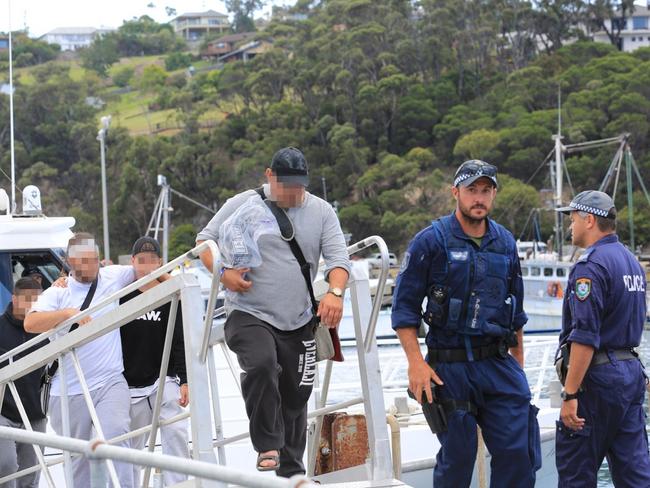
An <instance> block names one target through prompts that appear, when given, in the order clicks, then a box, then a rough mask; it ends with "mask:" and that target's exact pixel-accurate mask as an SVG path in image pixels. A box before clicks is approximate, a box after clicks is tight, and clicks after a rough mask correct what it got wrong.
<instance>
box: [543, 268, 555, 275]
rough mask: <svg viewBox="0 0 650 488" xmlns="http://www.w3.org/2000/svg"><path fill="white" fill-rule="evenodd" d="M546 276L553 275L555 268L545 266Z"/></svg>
mask: <svg viewBox="0 0 650 488" xmlns="http://www.w3.org/2000/svg"><path fill="white" fill-rule="evenodd" d="M544 276H553V268H544Z"/></svg>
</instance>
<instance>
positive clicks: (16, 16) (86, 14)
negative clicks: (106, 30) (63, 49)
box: [0, 0, 295, 37]
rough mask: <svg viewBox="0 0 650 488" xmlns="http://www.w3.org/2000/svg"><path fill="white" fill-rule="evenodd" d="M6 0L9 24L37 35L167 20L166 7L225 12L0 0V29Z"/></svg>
mask: <svg viewBox="0 0 650 488" xmlns="http://www.w3.org/2000/svg"><path fill="white" fill-rule="evenodd" d="M9 2H11V28H12V29H13V30H18V29H23V28H24V27H25V25H27V27H28V29H29V33H30V35H31V36H32V37H38V36H41V35H43V34H45V33H46V32H48V31H50V30H52V29H55V28H56V27H101V26H106V27H119V26H120V25H122V22H123V21H124V20H128V19H132V18H133V17H139V16H141V15H145V14H146V15H149V16H150V17H152V18H153V19H154V20H156V21H158V22H166V21H168V20H170V19H171V18H172V17H169V16H167V14H166V12H165V7H172V8H175V9H176V11H177V12H178V14H181V13H183V12H200V11H205V10H210V9H212V10H216V11H217V12H223V13H227V12H226V7H225V5H224V2H223V1H222V0H104V1H98V0H0V32H6V31H7V30H8V29H9V22H8V19H9ZM294 3H295V0H294V1H292V0H272V1H267V4H268V6H267V7H265V9H264V11H263V12H258V13H257V14H256V16H260V15H263V14H264V13H266V14H268V13H270V11H271V6H270V5H271V4H275V5H291V4H294Z"/></svg>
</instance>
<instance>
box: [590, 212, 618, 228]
mask: <svg viewBox="0 0 650 488" xmlns="http://www.w3.org/2000/svg"><path fill="white" fill-rule="evenodd" d="M609 215H612V210H610V211H609ZM594 218H595V219H596V226H597V227H598V230H599V231H601V232H616V210H614V216H613V217H600V216H599V215H594Z"/></svg>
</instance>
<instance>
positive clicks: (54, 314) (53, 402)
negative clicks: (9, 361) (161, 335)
mask: <svg viewBox="0 0 650 488" xmlns="http://www.w3.org/2000/svg"><path fill="white" fill-rule="evenodd" d="M67 254H68V264H69V265H70V268H71V272H70V276H69V277H68V278H67V286H66V287H56V286H52V287H50V288H48V289H47V290H45V291H44V292H43V293H42V294H41V295H40V297H39V299H38V301H37V302H36V303H35V304H34V306H33V307H32V309H31V311H30V313H29V314H28V315H27V317H26V318H25V330H26V331H27V332H45V331H47V330H50V329H53V328H54V327H56V326H57V325H59V324H60V323H62V322H63V321H65V320H67V319H69V318H71V317H73V316H74V315H76V314H77V313H79V309H80V307H81V306H82V304H83V302H84V300H85V299H86V296H87V295H88V293H89V290H90V288H91V286H92V283H93V282H94V281H95V279H97V287H96V290H95V293H94V295H93V298H92V301H91V302H90V306H92V305H93V304H96V303H99V302H101V301H102V300H104V299H105V298H107V297H108V296H110V295H112V294H114V293H116V292H118V291H119V290H121V289H122V288H124V287H125V286H127V285H129V284H131V283H132V282H133V281H135V273H134V271H133V267H132V266H106V267H103V268H100V266H99V252H98V248H97V245H96V244H95V240H94V237H93V236H92V235H91V234H87V233H81V232H80V233H77V234H75V235H74V237H72V238H71V239H70V241H69V242H68V251H67ZM163 279H164V278H163ZM117 306H118V304H117V303H112V304H110V305H107V306H106V307H104V308H102V309H101V310H98V311H97V312H95V313H93V314H92V319H95V318H97V317H99V316H101V315H104V314H106V313H108V312H110V311H111V310H114V309H115V308H116V307H117ZM90 320H91V319H90V318H86V319H82V320H80V322H79V323H80V325H84V324H85V323H87V322H89V321H90ZM67 332H68V331H65V332H59V333H58V334H57V335H56V336H55V338H56V337H58V336H61V335H64V334H66V333H67ZM76 352H77V357H78V358H79V363H80V365H81V370H82V371H83V373H84V378H85V380H86V383H87V385H88V389H89V390H90V396H91V397H92V401H93V405H94V406H95V409H96V411H97V416H98V418H99V422H100V424H101V429H102V431H103V434H104V438H105V439H107V440H108V439H112V438H114V437H117V436H119V435H122V434H125V433H127V432H128V431H129V422H130V416H129V409H130V406H131V397H130V394H129V387H128V385H127V383H126V380H125V379H124V376H123V375H122V371H123V369H124V368H123V365H122V345H121V342H120V331H119V330H114V331H112V332H109V333H108V334H105V335H103V336H101V337H99V338H97V339H95V340H93V341H92V342H89V343H88V344H85V345H83V346H81V347H79V348H77V349H76ZM61 369H62V368H59V369H58V371H57V372H56V374H55V376H54V378H53V379H52V389H51V392H50V395H51V396H50V409H49V412H50V413H49V415H50V423H51V425H52V427H53V428H54V430H55V431H56V432H58V433H59V434H61V433H62V431H63V429H62V413H61V395H62V393H61V381H63V379H62V378H61ZM64 369H65V371H66V378H65V382H66V386H67V391H68V399H69V400H68V404H69V411H70V413H71V415H70V434H71V436H72V437H75V438H78V439H84V440H90V439H91V438H93V437H94V436H96V435H97V433H96V431H95V430H94V429H93V424H92V420H91V417H90V413H89V411H88V408H87V407H86V403H85V401H84V397H83V394H82V390H81V385H80V383H79V378H78V376H77V374H76V372H75V370H74V366H73V364H72V361H71V360H70V358H69V357H66V359H65V368H64ZM115 445H118V446H124V447H129V441H124V442H119V443H116V444H115ZM72 464H73V468H72V469H73V477H74V484H75V487H77V488H85V487H87V486H90V467H89V463H88V461H87V460H86V459H85V458H74V459H73V462H72ZM115 469H116V471H117V475H118V478H119V480H120V484H121V485H122V487H123V488H128V487H132V486H134V483H133V470H132V468H131V467H130V466H129V465H128V464H124V463H115Z"/></svg>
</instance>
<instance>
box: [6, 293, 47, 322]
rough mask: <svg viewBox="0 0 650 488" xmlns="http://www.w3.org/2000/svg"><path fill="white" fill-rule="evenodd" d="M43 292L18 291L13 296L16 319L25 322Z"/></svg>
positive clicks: (12, 301)
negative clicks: (26, 316)
mask: <svg viewBox="0 0 650 488" xmlns="http://www.w3.org/2000/svg"><path fill="white" fill-rule="evenodd" d="M41 292H42V290H16V292H15V293H14V294H13V295H12V296H11V303H12V305H13V315H14V317H16V318H17V319H18V320H23V319H24V318H25V315H27V312H29V309H30V308H32V305H33V304H34V302H35V301H36V299H37V298H38V296H39V295H40V294H41Z"/></svg>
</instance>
